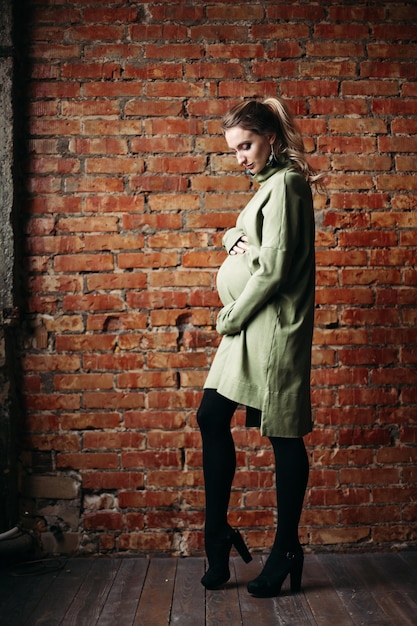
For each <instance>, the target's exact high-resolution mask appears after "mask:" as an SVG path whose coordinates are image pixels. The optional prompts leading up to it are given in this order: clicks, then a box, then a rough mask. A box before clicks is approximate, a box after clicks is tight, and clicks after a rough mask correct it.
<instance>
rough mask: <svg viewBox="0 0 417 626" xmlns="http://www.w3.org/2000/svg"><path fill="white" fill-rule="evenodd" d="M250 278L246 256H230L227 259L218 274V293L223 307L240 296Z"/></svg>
mask: <svg viewBox="0 0 417 626" xmlns="http://www.w3.org/2000/svg"><path fill="white" fill-rule="evenodd" d="M250 276H251V274H250V271H249V268H248V261H247V259H246V254H235V255H229V256H228V257H227V258H226V259H225V261H224V262H223V263H222V265H221V266H220V269H219V272H218V274H217V291H218V292H219V296H220V300H221V301H222V303H223V305H226V304H230V303H231V302H234V301H235V300H236V299H237V298H238V297H239V296H240V294H241V293H242V291H243V290H244V288H245V286H246V283H247V282H248V280H249V278H250Z"/></svg>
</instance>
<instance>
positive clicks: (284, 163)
mask: <svg viewBox="0 0 417 626" xmlns="http://www.w3.org/2000/svg"><path fill="white" fill-rule="evenodd" d="M290 163H291V161H290V159H289V158H288V157H286V156H285V155H283V154H281V155H279V156H278V157H277V158H276V164H274V165H273V166H271V165H265V167H264V169H263V170H262V171H261V172H259V173H258V174H255V176H254V179H255V180H256V181H257V182H258V183H259V184H261V183H264V182H265V181H266V180H268V178H270V177H271V176H273V174H276V173H277V172H279V171H280V170H282V169H284V168H285V167H288V166H289V165H290Z"/></svg>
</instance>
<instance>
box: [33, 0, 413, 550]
mask: <svg viewBox="0 0 417 626" xmlns="http://www.w3.org/2000/svg"><path fill="white" fill-rule="evenodd" d="M32 5H33V6H34V11H33V14H32V16H31V24H30V36H31V42H30V44H31V46H30V62H31V69H30V72H31V80H30V83H29V84H28V85H27V107H28V112H29V115H30V117H29V126H28V132H29V135H28V138H27V139H28V153H29V158H28V159H27V161H26V163H25V164H24V166H25V168H26V181H27V190H26V191H27V193H26V208H25V210H26V214H25V218H26V220H25V229H26V234H27V239H26V242H27V245H26V250H27V257H26V259H25V263H26V264H27V277H28V283H27V286H28V294H29V297H28V312H27V314H26V315H25V320H26V324H27V329H28V330H27V334H26V337H25V353H24V359H23V366H24V372H25V377H24V394H25V401H26V406H27V414H26V417H25V423H24V425H23V428H22V430H23V431H24V437H23V441H22V464H23V467H24V468H25V472H26V478H25V477H24V478H23V494H24V496H25V498H27V499H26V500H25V501H24V502H25V504H26V505H28V503H31V505H30V506H31V507H32V508H31V510H32V511H33V512H34V513H36V515H39V516H40V517H41V518H42V520H43V524H44V526H43V530H44V531H45V532H44V534H43V538H44V546H46V549H57V548H56V545H58V549H73V548H75V547H76V546H77V545H78V543H79V542H80V548H79V549H80V550H81V551H93V552H94V551H126V550H140V551H152V550H159V551H170V552H176V553H181V554H188V553H190V552H193V551H196V550H197V549H201V547H202V523H203V505H204V492H203V479H202V470H201V450H200V436H199V432H198V430H197V428H196V421H195V410H196V407H197V405H198V401H199V397H200V393H201V387H202V384H203V381H204V379H205V376H206V373H207V368H208V366H209V363H210V361H211V359H212V357H213V354H214V351H215V347H216V345H217V343H218V337H217V335H216V332H215V330H214V328H215V319H216V312H217V310H218V305H219V302H218V299H217V295H216V292H215V274H216V269H217V268H218V266H219V264H220V263H221V261H222V259H223V258H224V252H223V251H222V250H221V247H220V241H221V236H222V232H223V230H224V229H225V228H227V227H229V226H231V225H233V224H234V222H235V219H236V216H237V214H238V212H239V210H240V209H241V207H243V206H244V204H245V203H246V201H247V200H248V198H249V197H250V196H251V194H252V193H253V190H252V188H251V183H250V181H249V180H248V178H246V177H245V176H244V175H242V174H241V173H240V172H239V171H238V168H237V167H236V164H235V162H234V157H233V156H231V155H230V154H228V153H227V150H226V145H225V142H224V140H223V138H222V135H221V133H220V126H219V119H220V117H221V115H222V114H223V113H224V112H225V111H226V110H227V109H229V108H230V106H231V105H232V104H234V103H235V102H236V101H238V100H239V99H241V98H242V97H259V98H262V97H264V96H271V95H275V94H279V95H281V96H284V97H286V98H288V99H289V103H290V107H291V109H292V111H293V112H294V113H295V115H296V116H297V119H298V122H299V125H300V127H301V129H302V131H303V133H304V135H305V143H306V148H307V150H308V152H309V153H310V154H311V161H312V162H313V163H314V164H315V165H316V166H317V167H318V168H319V169H322V170H325V171H327V172H328V178H327V191H326V193H325V194H324V195H317V196H316V199H315V206H316V213H317V260H318V271H317V281H318V291H317V316H316V331H315V339H314V344H315V346H314V368H313V373H312V382H313V388H312V395H313V401H314V412H315V421H316V428H315V431H314V432H313V434H311V435H310V436H309V437H307V443H308V445H309V454H310V457H311V476H310V483H309V490H308V494H307V498H306V510H305V513H304V515H303V520H302V540H303V542H304V543H306V544H308V545H309V546H311V547H312V548H316V549H317V548H318V547H323V546H327V547H331V548H333V549H335V548H340V547H343V548H345V549H347V548H349V549H351V548H356V547H363V548H371V547H372V546H374V547H375V546H386V545H392V544H403V545H411V544H413V543H414V544H415V542H416V540H417V533H416V526H415V520H416V517H417V505H416V496H417V473H416V469H415V467H416V466H415V463H416V459H417V445H416V444H417V406H416V403H417V392H416V382H417V374H416V363H417V346H416V322H417V308H416V287H415V285H416V280H417V270H416V267H415V262H416V247H415V244H416V225H417V219H416V215H417V212H416V209H417V193H416V192H417V176H416V169H417V157H416V151H417V138H416V133H417V81H416V78H417V63H416V54H417V37H416V32H417V7H416V5H415V3H414V2H413V1H412V0H410V1H403V2H401V1H399V2H380V1H378V2H377V1H363V2H361V1H360V0H358V1H357V2H354V3H351V2H344V1H343V0H341V1H340V2H339V3H337V2H333V1H328V2H327V1H324V2H320V3H317V4H311V5H310V3H309V2H303V1H300V2H297V3H293V2H274V1H272V0H271V1H269V0H265V1H264V2H255V3H254V2H252V0H251V1H250V2H247V3H245V2H244V3H240V2H239V3H235V2H234V1H233V2H232V1H227V0H221V1H218V0H212V1H210V2H201V1H200V0H195V1H194V2H193V3H184V2H178V3H176V2H173V1H170V0H169V1H165V2H162V3H161V2H156V1H155V2H153V1H152V0H149V1H146V2H142V3H130V2H128V1H127V0H114V1H112V0H107V1H106V2H104V1H101V0H88V1H85V0H83V1H81V0H72V1H71V2H66V1H65V0H50V1H48V0H36V2H33V3H32ZM234 435H235V441H236V444H237V458H238V472H237V475H236V480H235V490H234V492H233V495H232V502H231V514H230V521H231V523H232V524H235V525H237V526H238V527H240V528H241V529H242V530H243V532H244V533H245V534H246V536H247V538H248V540H249V543H250V545H251V547H252V548H262V547H264V546H265V545H268V544H269V542H270V541H271V538H272V536H273V532H274V530H273V529H274V513H273V508H274V503H275V495H274V488H273V474H272V471H271V470H272V456H271V452H270V449H269V447H268V442H267V440H265V439H262V438H260V436H259V434H258V431H257V430H256V429H250V430H246V429H245V428H244V427H243V415H242V414H241V413H240V414H239V415H238V416H237V419H236V428H235V431H234ZM52 526H58V527H60V528H61V530H63V532H64V538H65V541H66V542H67V544H66V548H65V547H62V546H64V544H65V541H64V543H62V542H61V543H60V544H59V542H58V544H56V545H55V544H54V541H55V539H54V537H55V535H53V533H51V531H50V528H51V527H52ZM54 546H55V547H54ZM59 546H61V547H59Z"/></svg>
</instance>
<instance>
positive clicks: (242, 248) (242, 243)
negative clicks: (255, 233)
mask: <svg viewBox="0 0 417 626" xmlns="http://www.w3.org/2000/svg"><path fill="white" fill-rule="evenodd" d="M247 250H249V245H248V238H247V237H246V235H242V237H241V238H240V239H238V241H236V243H235V245H234V246H233V248H232V249H231V250H230V252H229V254H244V253H245V252H246V251H247Z"/></svg>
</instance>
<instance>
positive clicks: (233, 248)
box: [197, 98, 319, 597]
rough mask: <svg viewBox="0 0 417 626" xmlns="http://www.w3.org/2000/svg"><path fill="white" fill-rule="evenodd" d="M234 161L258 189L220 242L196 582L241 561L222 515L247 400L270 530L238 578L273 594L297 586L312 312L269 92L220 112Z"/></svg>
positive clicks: (288, 159)
mask: <svg viewBox="0 0 417 626" xmlns="http://www.w3.org/2000/svg"><path fill="white" fill-rule="evenodd" d="M222 128H223V132H224V136H225V139H226V142H227V144H228V146H229V148H230V149H231V150H232V151H233V152H234V153H235V155H236V158H237V161H238V163H239V164H240V165H241V166H242V167H243V168H244V169H245V170H246V171H247V173H249V174H250V175H251V176H253V178H254V179H255V180H256V181H257V183H258V184H259V188H258V190H257V192H256V193H255V195H254V196H253V198H252V199H251V201H250V202H249V204H248V205H247V206H246V207H245V208H244V209H243V210H242V212H241V213H240V215H239V217H238V220H237V222H236V226H235V227H234V228H231V229H230V230H228V231H227V232H226V233H225V235H224V238H223V243H224V246H225V248H226V251H227V252H228V256H227V258H226V260H225V261H224V263H223V265H222V266H221V268H220V270H219V273H218V278H217V288H218V292H219V296H220V299H221V301H222V304H223V308H222V309H221V311H220V313H219V315H218V318H217V331H218V332H219V333H220V334H221V335H222V336H223V338H222V341H221V343H220V345H219V348H218V350H217V353H216V356H215V358H214V361H213V363H212V366H211V368H210V372H209V374H208V377H207V380H206V383H205V385H204V393H203V397H202V401H201V405H200V407H199V409H198V413H197V420H198V424H199V427H200V430H201V435H202V441H203V470H204V481H205V494H206V520H205V529H204V530H205V550H206V555H207V559H208V564H209V568H208V570H207V572H206V573H205V575H204V576H203V578H202V579H201V582H202V584H203V585H204V586H205V587H206V588H207V589H218V588H219V587H221V586H222V585H224V584H225V583H226V582H227V581H228V580H229V578H230V571H229V555H230V550H231V548H232V545H234V546H235V548H236V549H237V551H238V552H239V553H240V555H241V556H242V558H243V559H244V560H245V561H246V562H249V561H250V560H251V556H250V554H249V551H248V549H247V547H246V545H245V543H244V541H243V539H242V537H241V535H240V533H239V532H238V531H237V530H235V529H232V528H231V527H230V525H229V524H228V521H227V511H228V506H229V499H230V491H231V486H232V482H233V478H234V474H235V469H236V455H235V447H234V441H233V438H232V433H231V419H232V416H233V414H234V412H235V410H236V408H237V406H238V404H242V405H245V406H246V418H247V419H246V423H247V426H257V427H259V428H260V431H261V434H262V435H264V436H267V437H268V438H269V440H270V442H271V444H272V448H273V451H274V456H275V463H276V490H277V507H278V528H277V531H276V537H275V540H274V544H273V546H272V549H271V552H270V555H269V557H268V559H267V561H266V563H265V566H264V568H263V570H262V571H261V572H260V574H259V576H258V577H257V578H255V580H252V581H251V582H250V583H249V584H248V591H249V592H250V593H251V594H252V595H254V596H257V597H272V596H276V595H278V594H279V592H280V589H281V585H282V583H283V581H284V580H285V578H286V577H287V576H288V575H290V580H291V589H292V591H297V590H299V589H300V586H301V574H302V568H303V550H302V547H301V545H300V541H299V537H298V525H299V520H300V515H301V511H302V506H303V500H304V495H305V490H306V486H307V480H308V473H309V464H308V457H307V452H306V449H305V445H304V441H303V435H305V434H307V433H308V432H310V431H311V428H312V420H311V403H310V368H311V343H312V334H313V318H314V286H315V262H314V213H313V203H312V194H311V188H310V184H312V183H315V182H316V181H317V180H318V178H319V176H318V175H316V174H315V173H314V171H313V170H312V168H311V167H310V166H309V164H308V162H307V160H306V156H305V152H304V144H303V140H302V137H301V135H300V133H299V131H298V130H297V128H296V126H295V124H294V121H293V118H292V116H291V114H290V113H289V111H288V109H287V106H286V104H285V103H284V102H283V101H282V100H281V99H277V98H269V99H267V100H265V101H264V102H263V103H262V102H259V101H255V100H251V101H245V102H243V103H241V104H239V105H237V106H235V107H234V108H233V109H232V110H231V111H230V112H229V113H228V114H227V115H226V116H225V117H224V119H223V125H222Z"/></svg>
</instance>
